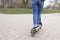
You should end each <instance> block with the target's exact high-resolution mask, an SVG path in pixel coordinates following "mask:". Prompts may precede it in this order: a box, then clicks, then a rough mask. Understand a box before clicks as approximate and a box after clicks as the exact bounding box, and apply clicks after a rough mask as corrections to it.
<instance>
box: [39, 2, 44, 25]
mask: <svg viewBox="0 0 60 40" xmlns="http://www.w3.org/2000/svg"><path fill="white" fill-rule="evenodd" d="M43 5H44V2H43V3H42V4H39V5H38V23H39V24H41V13H42V9H43ZM41 25H42V24H41Z"/></svg>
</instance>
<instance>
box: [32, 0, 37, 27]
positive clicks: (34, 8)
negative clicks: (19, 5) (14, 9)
mask: <svg viewBox="0 0 60 40" xmlns="http://www.w3.org/2000/svg"><path fill="white" fill-rule="evenodd" d="M32 9H33V24H34V27H37V26H38V5H37V2H36V1H35V2H34V1H33V2H32Z"/></svg>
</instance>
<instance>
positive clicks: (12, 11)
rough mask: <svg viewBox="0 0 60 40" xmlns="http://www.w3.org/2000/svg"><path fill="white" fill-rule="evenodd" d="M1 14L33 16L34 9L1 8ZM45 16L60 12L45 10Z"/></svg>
mask: <svg viewBox="0 0 60 40" xmlns="http://www.w3.org/2000/svg"><path fill="white" fill-rule="evenodd" d="M0 12H1V13H4V14H32V9H27V8H0ZM42 13H43V14H47V13H60V10H45V9H43V11H42Z"/></svg>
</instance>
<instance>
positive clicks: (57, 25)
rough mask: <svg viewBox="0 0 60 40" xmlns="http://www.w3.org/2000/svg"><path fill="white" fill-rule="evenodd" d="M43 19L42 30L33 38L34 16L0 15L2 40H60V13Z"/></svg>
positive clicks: (0, 38)
mask: <svg viewBox="0 0 60 40" xmlns="http://www.w3.org/2000/svg"><path fill="white" fill-rule="evenodd" d="M41 17H42V23H43V26H42V29H41V30H40V31H39V32H38V33H37V34H36V35H35V37H31V34H30V30H31V28H32V27H33V22H32V21H33V19H32V14H0V40H60V13H54V14H42V15H41Z"/></svg>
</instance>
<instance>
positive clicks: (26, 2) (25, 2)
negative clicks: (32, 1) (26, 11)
mask: <svg viewBox="0 0 60 40" xmlns="http://www.w3.org/2000/svg"><path fill="white" fill-rule="evenodd" d="M27 4H28V0H23V5H24V7H25V8H26V5H27Z"/></svg>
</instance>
